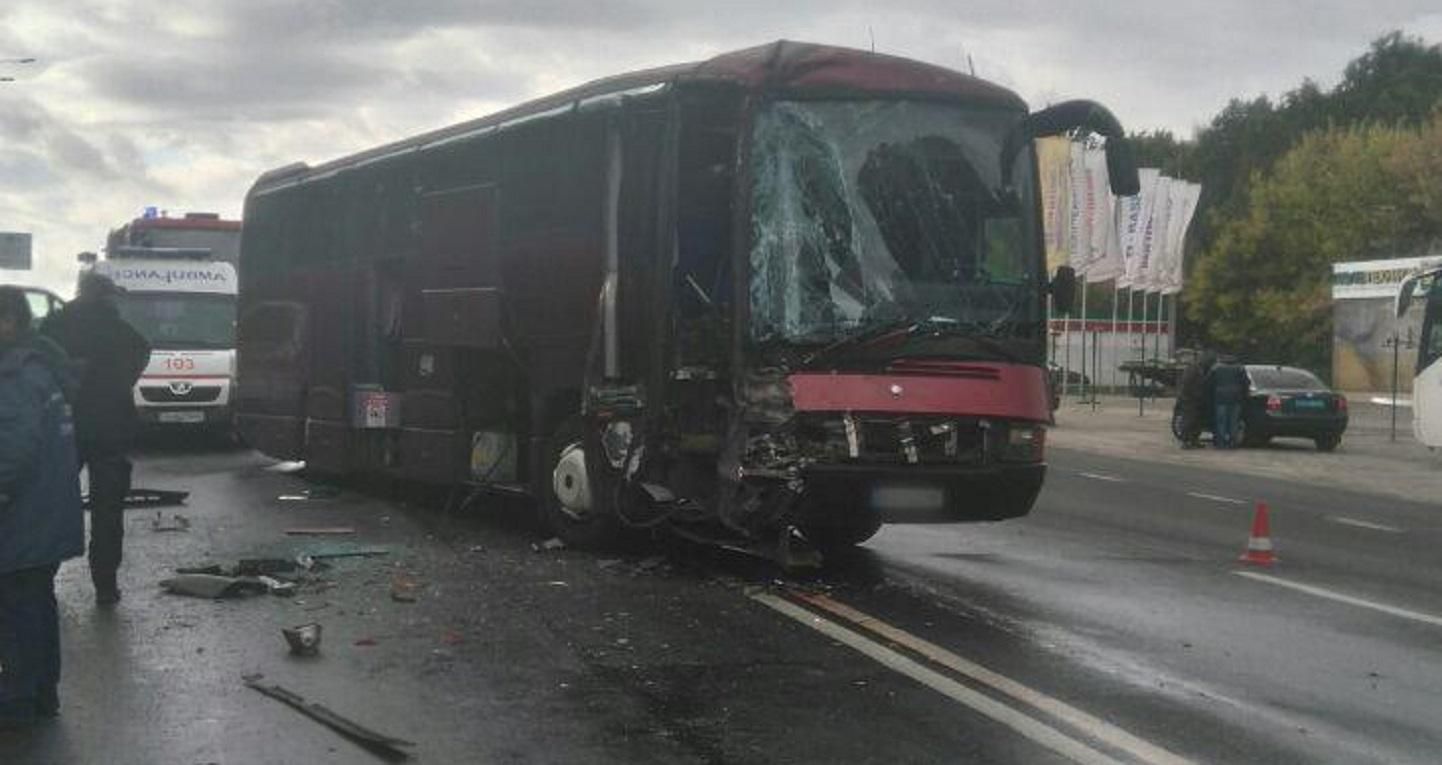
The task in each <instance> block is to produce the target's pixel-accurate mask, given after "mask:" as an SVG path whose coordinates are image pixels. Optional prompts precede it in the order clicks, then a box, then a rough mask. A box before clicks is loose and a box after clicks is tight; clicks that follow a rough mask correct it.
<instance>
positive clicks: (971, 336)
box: [931, 323, 1028, 364]
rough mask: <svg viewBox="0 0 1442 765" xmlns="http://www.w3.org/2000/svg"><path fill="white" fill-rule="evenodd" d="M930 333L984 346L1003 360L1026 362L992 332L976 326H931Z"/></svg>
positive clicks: (979, 346) (980, 346) (954, 324)
mask: <svg viewBox="0 0 1442 765" xmlns="http://www.w3.org/2000/svg"><path fill="white" fill-rule="evenodd" d="M931 334H932V335H934V336H937V337H953V338H959V339H961V340H965V341H967V342H969V343H971V344H972V345H975V346H977V347H978V348H984V349H986V350H987V351H989V352H990V353H993V354H995V355H996V356H998V357H1000V358H1001V359H1002V360H1003V361H1011V362H1014V363H1018V364H1025V363H1028V362H1027V360H1026V359H1025V358H1023V357H1022V356H1021V355H1019V354H1017V352H1016V351H1013V350H1012V349H1011V348H1008V347H1007V345H1006V344H1005V343H1003V342H1002V341H1001V339H1000V338H999V337H997V336H996V335H995V334H994V333H989V332H985V331H982V330H981V329H980V328H979V327H976V326H966V325H962V324H956V323H953V324H950V325H947V326H936V327H933V329H932V332H931Z"/></svg>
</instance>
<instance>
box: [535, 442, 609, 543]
mask: <svg viewBox="0 0 1442 765" xmlns="http://www.w3.org/2000/svg"><path fill="white" fill-rule="evenodd" d="M546 454H547V456H548V459H547V462H546V465H547V466H548V467H549V473H548V475H546V476H543V478H544V479H545V480H544V484H545V486H544V489H543V490H542V492H541V494H540V496H539V497H538V501H539V503H540V507H539V509H540V515H541V522H542V523H543V524H544V525H545V527H546V528H547V529H548V530H549V531H550V532H551V533H552V534H555V535H556V537H558V538H559V539H560V540H561V541H563V542H565V543H566V544H567V545H568V546H571V547H579V548H584V549H597V548H604V547H606V546H608V545H611V544H614V543H615V541H616V539H617V537H618V536H619V534H620V523H619V521H618V520H617V518H616V514H615V512H613V510H612V503H611V501H610V497H609V496H606V492H605V491H603V490H602V491H598V489H599V488H600V487H599V486H598V483H597V482H596V481H595V480H594V479H593V477H592V475H591V469H590V467H591V465H592V464H593V463H592V462H591V460H589V459H588V458H587V455H586V440H585V438H584V430H583V426H582V420H581V419H580V418H573V419H570V420H567V421H566V422H564V423H562V424H561V426H560V427H558V428H557V429H556V431H555V432H554V433H553V434H551V438H550V440H549V442H548V446H547V449H546Z"/></svg>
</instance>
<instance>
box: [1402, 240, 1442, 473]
mask: <svg viewBox="0 0 1442 765" xmlns="http://www.w3.org/2000/svg"><path fill="white" fill-rule="evenodd" d="M1414 300H1422V301H1424V304H1423V306H1422V309H1423V313H1422V335H1421V337H1422V340H1421V342H1420V343H1419V344H1418V346H1417V372H1416V377H1415V378H1413V380H1412V431H1413V432H1414V433H1415V434H1416V435H1417V440H1418V441H1421V442H1422V443H1423V444H1426V445H1427V446H1429V447H1433V448H1436V447H1438V446H1442V267H1433V268H1430V269H1426V270H1421V271H1418V272H1417V273H1415V274H1412V275H1411V276H1408V277H1407V278H1406V279H1404V280H1403V281H1402V284H1401V286H1400V287H1399V288H1398V290H1397V317H1398V318H1401V317H1402V316H1403V315H1405V314H1406V313H1407V309H1408V307H1409V306H1410V305H1411V304H1412V302H1413V301H1414Z"/></svg>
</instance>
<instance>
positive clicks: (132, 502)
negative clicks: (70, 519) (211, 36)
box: [81, 489, 190, 510]
mask: <svg viewBox="0 0 1442 765" xmlns="http://www.w3.org/2000/svg"><path fill="white" fill-rule="evenodd" d="M187 499H190V492H188V491H173V490H170V489H131V490H130V491H129V492H127V493H126V495H125V506H126V507H176V506H178V505H183V504H185V500H187ZM81 501H82V503H83V504H84V505H85V509H86V510H89V509H90V494H89V493H88V492H87V493H85V494H84V495H82V496H81Z"/></svg>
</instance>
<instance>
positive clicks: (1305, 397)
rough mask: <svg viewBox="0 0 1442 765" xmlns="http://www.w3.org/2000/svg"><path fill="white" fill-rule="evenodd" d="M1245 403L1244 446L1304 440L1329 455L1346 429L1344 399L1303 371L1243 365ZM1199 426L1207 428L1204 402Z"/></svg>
mask: <svg viewBox="0 0 1442 765" xmlns="http://www.w3.org/2000/svg"><path fill="white" fill-rule="evenodd" d="M1245 369H1246V371H1247V400H1246V403H1244V404H1243V405H1242V426H1241V430H1242V432H1241V433H1239V434H1238V436H1239V438H1238V441H1239V442H1240V443H1241V444H1242V445H1243V446H1261V445H1263V444H1266V443H1267V442H1268V441H1270V440H1272V439H1273V438H1278V437H1282V438H1286V437H1291V438H1308V439H1311V440H1312V442H1313V443H1315V444H1316V445H1317V450H1318V451H1323V452H1330V451H1332V450H1333V449H1336V448H1337V445H1338V444H1340V443H1341V442H1342V433H1343V432H1345V431H1346V430H1347V398H1346V396H1343V395H1342V394H1341V393H1337V392H1336V391H1333V390H1332V389H1330V388H1328V387H1327V385H1326V383H1324V382H1322V381H1321V380H1319V379H1317V376H1316V375H1314V374H1312V373H1311V372H1308V371H1307V370H1305V369H1298V368H1296V367H1283V366H1273V365H1266V364H1248V365H1246V367H1245ZM1205 409H1206V411H1205V414H1204V416H1203V428H1204V429H1205V430H1207V431H1210V430H1211V429H1212V416H1213V407H1212V406H1211V403H1210V402H1208V403H1207V406H1206V407H1205ZM1172 433H1173V434H1174V435H1176V436H1177V437H1178V438H1181V412H1180V410H1173V412H1172Z"/></svg>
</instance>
